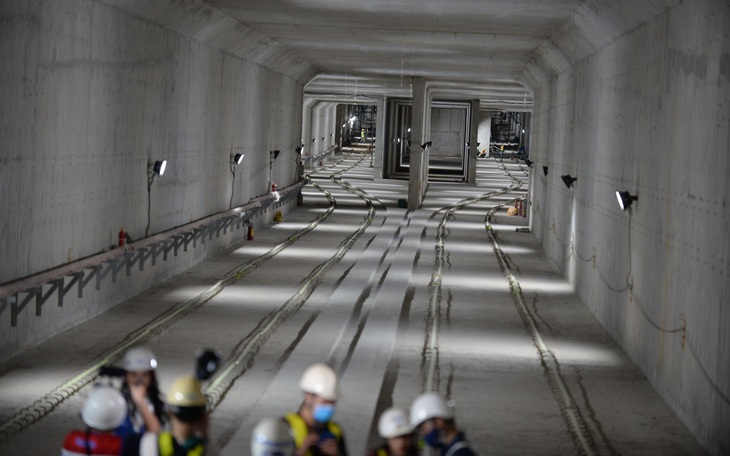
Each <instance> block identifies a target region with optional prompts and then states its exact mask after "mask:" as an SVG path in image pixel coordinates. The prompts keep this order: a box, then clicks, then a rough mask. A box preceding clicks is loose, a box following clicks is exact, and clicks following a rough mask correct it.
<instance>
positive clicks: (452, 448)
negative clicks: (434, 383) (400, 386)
mask: <svg viewBox="0 0 730 456" xmlns="http://www.w3.org/2000/svg"><path fill="white" fill-rule="evenodd" d="M411 425H412V426H413V428H414V429H417V430H418V431H419V433H420V434H421V437H422V438H423V441H424V442H425V443H426V445H428V446H430V447H431V448H435V449H438V450H439V451H440V453H441V456H473V455H474V452H473V451H472V450H471V448H470V447H469V444H468V443H467V442H466V439H465V438H464V433H463V432H461V431H459V429H458V428H457V427H456V421H455V420H454V407H453V403H447V402H446V400H445V399H444V397H443V396H441V395H440V394H439V393H434V392H429V393H423V394H421V395H420V396H418V397H417V398H416V400H415V401H413V404H412V405H411Z"/></svg>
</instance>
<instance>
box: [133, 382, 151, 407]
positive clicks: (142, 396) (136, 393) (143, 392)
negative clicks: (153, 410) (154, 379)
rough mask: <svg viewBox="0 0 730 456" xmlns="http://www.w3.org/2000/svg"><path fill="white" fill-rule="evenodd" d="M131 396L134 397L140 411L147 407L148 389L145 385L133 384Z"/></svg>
mask: <svg viewBox="0 0 730 456" xmlns="http://www.w3.org/2000/svg"><path fill="white" fill-rule="evenodd" d="M129 394H130V395H131V396H132V401H134V405H136V406H137V408H138V409H141V408H142V407H146V404H147V387H146V386H145V385H144V384H136V383H131V384H130V385H129Z"/></svg>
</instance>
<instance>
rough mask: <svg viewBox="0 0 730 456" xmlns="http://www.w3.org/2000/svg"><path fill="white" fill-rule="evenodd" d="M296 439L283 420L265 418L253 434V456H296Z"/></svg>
mask: <svg viewBox="0 0 730 456" xmlns="http://www.w3.org/2000/svg"><path fill="white" fill-rule="evenodd" d="M294 450H295V447H294V438H293V437H292V435H291V429H290V428H289V424H288V423H287V422H286V421H285V420H283V419H281V418H265V419H263V420H261V421H259V423H258V424H257V425H256V427H255V428H254V429H253V433H252V434H251V456H294Z"/></svg>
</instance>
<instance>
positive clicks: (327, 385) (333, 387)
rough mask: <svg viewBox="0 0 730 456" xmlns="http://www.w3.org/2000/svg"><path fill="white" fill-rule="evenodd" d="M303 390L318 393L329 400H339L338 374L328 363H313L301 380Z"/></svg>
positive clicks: (300, 384) (300, 385)
mask: <svg viewBox="0 0 730 456" xmlns="http://www.w3.org/2000/svg"><path fill="white" fill-rule="evenodd" d="M299 387H300V388H301V389H302V391H304V392H307V393H312V394H316V395H317V396H319V397H321V398H322V399H324V400H327V401H334V400H337V394H338V391H337V374H335V371H333V370H332V368H331V367H329V366H328V365H326V364H313V365H311V366H309V367H308V368H307V370H306V371H304V375H302V379H301V380H299Z"/></svg>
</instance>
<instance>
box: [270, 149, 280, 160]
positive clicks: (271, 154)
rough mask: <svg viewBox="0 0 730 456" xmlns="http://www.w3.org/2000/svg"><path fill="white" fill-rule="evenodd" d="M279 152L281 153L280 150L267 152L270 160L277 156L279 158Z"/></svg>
mask: <svg viewBox="0 0 730 456" xmlns="http://www.w3.org/2000/svg"><path fill="white" fill-rule="evenodd" d="M280 153H281V151H280V150H272V151H271V152H269V154H270V157H271V160H272V161H273V160H276V159H277V158H279V154H280Z"/></svg>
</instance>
